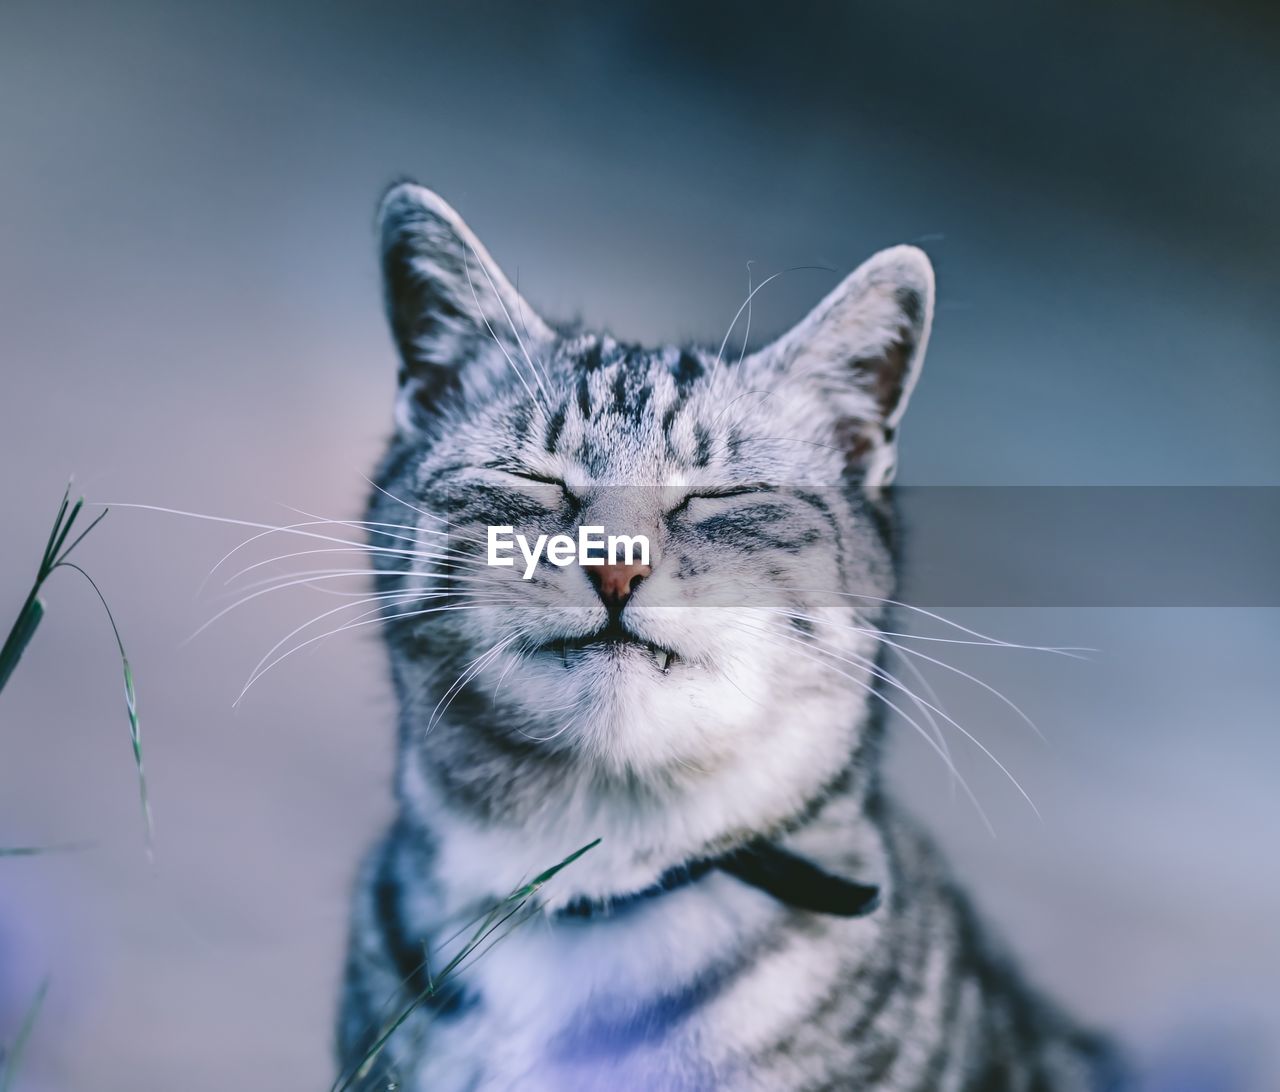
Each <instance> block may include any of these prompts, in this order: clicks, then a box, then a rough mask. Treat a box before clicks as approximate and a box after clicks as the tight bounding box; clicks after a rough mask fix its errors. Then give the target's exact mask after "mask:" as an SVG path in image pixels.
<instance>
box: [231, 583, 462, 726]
mask: <svg viewBox="0 0 1280 1092" xmlns="http://www.w3.org/2000/svg"><path fill="white" fill-rule="evenodd" d="M483 605H485V604H479V603H466V604H461V605H457V606H443V607H428V608H426V609H424V610H414V611H405V612H402V613H400V614H395V615H390V616H388V617H382V616H381V610H379V615H380V616H379V617H377V618H367V619H365V620H362V621H353V622H348V623H347V624H346V625H342V626H339V627H338V628H337V629H332V630H329V631H328V632H326V633H321V634H319V635H317V636H315V637H310V638H308V639H307V640H305V641H303V642H301V643H300V644H297V645H294V646H293V647H292V648H291V649H289V650H288V651H287V652H283V653H281V654H280V655H279V656H277V657H276V658H275V659H274V660H272V661H271V663H269V664H267V665H266V666H265V667H263V668H262V669H261V670H260V671H257V672H256V673H255V674H254V675H253V676H252V677H251V678H250V679H249V681H248V682H247V683H245V685H244V689H243V690H241V691H240V696H239V697H237V698H236V700H235V701H234V702H232V703H231V704H232V705H233V706H238V705H239V704H240V702H241V701H242V700H243V698H244V696H245V694H247V693H248V692H249V688H250V687H251V686H252V685H253V684H254V683H256V682H257V681H258V680H259V679H260V678H262V676H263V675H265V674H266V673H267V672H268V671H270V670H271V669H272V668H273V667H275V666H276V665H277V664H279V663H282V662H283V661H285V660H287V659H288V658H289V657H290V656H292V655H293V654H294V653H295V652H301V651H302V650H303V649H304V648H306V647H307V646H308V645H313V644H315V643H316V642H317V641H323V640H325V639H327V638H329V637H335V636H337V635H338V634H339V633H345V632H347V631H348V630H351V629H358V628H360V627H361V626H373V625H383V624H385V623H386V622H388V621H400V620H402V619H405V618H416V617H419V616H422V615H427V614H439V613H443V612H445V611H459V610H475V609H477V607H479V606H483Z"/></svg>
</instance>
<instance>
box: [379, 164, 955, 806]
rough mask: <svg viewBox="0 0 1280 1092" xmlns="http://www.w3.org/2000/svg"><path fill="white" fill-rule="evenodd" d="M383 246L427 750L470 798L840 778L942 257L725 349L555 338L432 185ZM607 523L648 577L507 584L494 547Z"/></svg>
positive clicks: (386, 530) (417, 694)
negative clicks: (493, 558)
mask: <svg viewBox="0 0 1280 1092" xmlns="http://www.w3.org/2000/svg"><path fill="white" fill-rule="evenodd" d="M379 226H380V234H381V243H382V259H383V272H384V277H385V290H386V301H387V311H388V314H389V317H390V322H391V328H392V332H393V335H394V337H395V341H396V344H397V346H398V348H399V352H400V361H401V364H400V385H399V395H398V398H397V402H396V410H395V420H396V433H395V436H394V438H393V439H392V442H391V447H390V451H389V453H388V455H387V457H386V459H385V460H384V462H383V465H382V468H381V471H380V476H379V479H378V483H377V485H378V488H377V491H376V492H375V493H374V494H373V498H372V503H371V506H370V519H371V520H372V521H374V522H375V524H376V525H377V531H376V532H375V534H374V535H373V540H374V544H375V545H376V546H378V547H380V548H381V549H382V550H383V551H384V552H382V553H380V554H379V555H378V558H379V567H380V570H381V576H380V590H381V591H383V592H385V593H387V594H388V596H389V598H388V599H387V600H386V613H387V616H388V619H389V622H388V626H387V632H388V635H389V639H390V643H391V647H392V652H393V660H394V670H395V675H396V681H397V685H398V689H399V693H400V696H401V700H402V704H403V706H404V708H403V731H404V733H405V737H406V739H408V740H412V741H414V743H415V745H416V744H420V745H421V747H422V748H423V750H424V752H425V753H431V752H433V751H434V754H433V759H432V760H433V761H434V762H436V763H437V765H438V766H440V767H441V768H443V770H444V776H446V777H447V778H448V779H450V783H451V784H453V785H454V786H455V787H458V786H461V787H463V790H465V791H468V792H470V793H471V794H472V795H474V796H479V795H480V794H483V793H485V792H488V793H499V794H500V793H501V792H503V791H514V787H515V786H517V785H518V784H519V782H520V779H521V777H522V776H524V775H525V774H530V773H531V771H534V770H536V769H538V768H540V767H541V768H545V769H548V770H558V771H560V774H561V775H570V774H574V773H578V774H580V773H583V772H584V771H585V772H588V773H589V775H590V776H592V777H596V778H601V777H604V778H610V779H620V780H622V781H624V782H625V781H629V782H631V783H644V782H646V781H652V782H654V783H659V782H671V781H678V780H680V779H693V780H696V779H697V778H699V777H703V776H715V774H716V772H717V771H723V770H726V769H728V768H735V769H755V770H758V771H760V774H759V776H760V777H762V778H767V777H770V776H780V777H783V776H786V773H787V771H789V770H795V771H796V772H797V775H798V776H797V778H796V780H797V781H799V782H805V781H809V780H812V779H813V778H816V777H820V776H821V777H826V776H829V775H830V773H831V772H832V770H833V769H835V768H839V765H840V763H841V762H842V761H844V760H845V759H846V758H847V756H848V755H849V754H850V753H851V752H852V750H854V749H856V746H857V743H858V733H859V731H860V730H861V729H860V725H861V724H862V722H863V721H864V720H865V717H864V716H863V715H862V714H863V712H864V710H865V707H866V699H867V688H868V687H869V686H871V685H872V684H874V683H875V681H876V679H875V671H876V668H875V666H874V658H875V654H876V642H875V637H874V634H873V632H872V630H873V629H874V623H875V620H876V619H877V618H878V617H879V615H880V613H881V608H882V606H883V600H884V599H885V598H886V597H888V596H890V595H892V588H893V564H892V551H891V548H890V544H889V542H888V529H887V523H886V520H885V518H884V507H883V504H882V496H881V489H882V487H883V486H885V485H886V484H887V483H888V482H889V481H890V479H891V477H892V474H893V469H894V458H895V434H896V431H897V428H898V424H899V421H900V419H901V417H902V414H903V411H904V409H905V406H906V402H907V398H908V396H909V394H910V392H911V389H912V387H913V386H914V384H915V381H916V378H917V376H918V374H919V370H920V366H921V362H922V360H923V357H924V350H925V343H926V340H927V337H928V332H929V326H930V320H931V316H932V311H933V293H934V289H933V273H932V269H931V267H930V264H929V261H928V259H927V258H926V257H925V255H924V254H923V253H922V252H921V251H919V250H917V249H915V248H912V247H905V246H903V247H896V248H894V249H891V250H886V251H883V252H881V253H879V254H877V255H876V256H875V257H873V258H871V259H870V260H869V261H867V262H866V263H865V264H864V265H862V266H861V267H860V268H858V269H857V270H856V271H854V272H853V273H852V274H850V275H849V276H848V277H847V278H846V279H845V280H844V281H842V282H841V283H840V284H839V285H838V286H837V287H836V288H835V289H834V290H833V291H832V292H831V293H830V294H829V295H828V296H827V297H826V298H825V299H823V300H822V301H821V302H820V303H819V304H818V305H817V307H815V308H814V310H813V311H812V312H811V313H810V314H809V316H808V317H807V318H805V319H804V320H803V321H802V322H800V323H799V324H798V325H796V326H795V327H794V328H793V329H791V330H790V331H789V332H787V333H785V334H783V335H782V336H781V337H780V338H778V339H777V340H775V341H773V342H772V343H771V344H769V345H767V346H765V347H764V348H762V349H759V350H757V351H754V352H751V353H748V354H746V355H745V356H741V357H740V356H739V354H738V353H735V352H733V351H732V350H726V351H725V353H724V355H723V357H722V356H721V355H720V354H719V353H717V351H716V347H712V348H710V349H702V348H696V347H676V346H660V347H657V348H652V349H650V348H644V347H641V346H638V345H632V344H625V343H620V342H617V341H615V340H613V339H612V338H610V337H608V336H605V335H597V334H594V333H586V332H580V331H577V330H574V331H563V330H559V329H557V328H556V327H554V326H552V325H550V324H549V323H547V322H546V321H544V320H543V319H542V318H540V317H539V316H538V314H537V313H536V312H535V311H534V309H533V308H532V307H531V306H530V305H529V304H528V303H526V302H525V301H524V300H523V299H521V297H520V296H519V295H518V293H517V292H516V290H515V289H514V288H513V287H512V285H511V283H510V282H509V281H508V279H507V278H506V277H505V276H504V275H503V273H502V271H501V270H500V269H498V267H497V266H496V265H495V263H494V262H493V260H492V259H491V258H490V256H489V255H488V253H487V252H486V251H485V249H484V248H483V247H482V246H481V244H480V243H479V241H478V240H477V239H476V238H475V237H474V236H473V235H472V233H471V232H470V231H469V230H468V228H467V227H466V225H465V224H464V223H463V222H462V220H461V219H460V218H459V216H458V215H457V213H456V212H454V210H453V209H452V208H450V207H449V206H448V205H447V204H446V203H445V202H444V201H442V200H441V199H440V198H439V197H437V196H436V195H435V194H434V193H432V192H430V191H428V190H425V189H423V188H421V187H419V186H415V185H412V184H402V185H398V186H396V187H395V188H394V189H392V190H391V191H390V192H389V193H388V194H387V196H386V198H385V199H384V201H383V203H382V207H381V211H380V219H379ZM581 525H597V526H602V527H603V528H604V529H605V531H606V532H607V533H609V534H615V533H616V534H627V535H637V534H639V535H644V536H646V538H647V539H648V542H649V546H650V557H649V564H648V565H640V564H638V563H635V564H632V565H631V566H626V565H625V564H623V563H622V562H620V563H619V564H618V565H617V566H609V565H605V566H598V567H581V566H579V565H577V564H570V565H568V566H566V567H558V566H556V565H553V564H549V563H547V562H546V561H545V560H544V561H543V562H542V563H540V564H539V565H538V566H537V567H536V569H535V570H534V571H533V573H532V577H531V578H530V579H527V580H526V579H524V569H525V564H524V561H523V560H522V558H521V557H520V555H519V553H518V552H517V553H516V556H515V562H516V563H515V564H514V565H512V566H509V567H495V566H491V565H490V564H488V558H487V540H488V534H489V528H490V527H493V526H509V527H513V528H514V530H515V531H516V532H521V533H524V534H525V535H527V537H528V540H529V541H530V542H533V541H534V540H536V538H537V536H538V535H539V534H544V533H545V534H555V533H558V532H566V531H567V532H569V533H570V534H574V533H576V528H577V527H579V526H581ZM810 774H811V775H812V776H810ZM460 791H462V790H460ZM797 791H803V790H799V789H798V790H797Z"/></svg>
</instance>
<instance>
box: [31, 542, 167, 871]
mask: <svg viewBox="0 0 1280 1092" xmlns="http://www.w3.org/2000/svg"><path fill="white" fill-rule="evenodd" d="M54 568H55V569H60V568H67V569H74V570H75V571H76V572H78V573H79V574H80V575H81V576H83V577H84V578H85V579H86V580H87V581H89V586H90V587H91V588H93V590H94V592H95V593H96V594H97V596H98V601H99V602H100V603H101V604H102V609H103V610H104V611H106V612H107V621H108V622H110V623H111V632H112V634H114V635H115V639H116V648H117V649H119V651H120V666H121V668H122V669H123V671H124V703H125V711H126V712H127V713H128V715H129V740H130V742H131V743H132V744H133V763H134V766H135V767H136V768H137V770H138V799H139V801H140V803H141V804H142V821H143V823H144V824H145V826H146V832H147V854H148V856H150V855H152V853H153V835H154V833H155V828H154V826H153V824H152V821H151V799H150V797H149V795H148V793H147V775H146V772H145V771H144V769H143V767H142V731H141V728H140V726H139V724H138V695H137V692H136V691H135V690H134V687H133V668H132V667H130V666H129V656H128V654H127V653H126V652H125V650H124V641H123V640H122V639H121V637H120V629H119V627H118V626H117V625H116V619H115V615H113V614H112V613H111V608H110V607H109V606H108V605H107V598H106V596H104V595H103V594H102V589H101V588H99V587H98V585H97V583H96V581H94V579H93V577H91V576H90V575H89V574H88V573H87V572H85V571H84V569H82V568H80V566H79V565H77V564H76V563H75V562H74V561H66V560H60V561H58V562H57V563H56V564H55V565H54Z"/></svg>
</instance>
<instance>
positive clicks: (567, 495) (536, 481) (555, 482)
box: [495, 466, 581, 511]
mask: <svg viewBox="0 0 1280 1092" xmlns="http://www.w3.org/2000/svg"><path fill="white" fill-rule="evenodd" d="M495 469H498V470H501V471H502V473H503V474H505V475H506V476H507V477H509V478H518V479H519V480H520V481H523V482H529V483H531V484H533V485H542V486H547V487H549V488H552V489H558V490H560V493H561V496H562V499H564V500H565V501H567V502H568V503H569V504H570V505H572V506H573V509H574V511H577V509H578V507H579V505H580V504H581V502H580V501H579V499H578V498H577V497H576V496H574V494H573V492H572V491H571V490H570V489H569V487H568V486H567V485H565V483H564V482H562V481H561V480H560V479H559V478H553V477H551V476H550V475H547V474H539V473H537V472H536V471H532V470H525V469H523V468H521V469H520V470H512V469H511V468H510V467H505V466H504V467H497V468H495Z"/></svg>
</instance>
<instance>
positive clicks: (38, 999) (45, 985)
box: [0, 978, 49, 1092]
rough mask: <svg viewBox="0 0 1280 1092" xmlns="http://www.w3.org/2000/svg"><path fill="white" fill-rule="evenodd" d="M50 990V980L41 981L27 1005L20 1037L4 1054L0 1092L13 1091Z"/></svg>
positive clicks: (19, 1032)
mask: <svg viewBox="0 0 1280 1092" xmlns="http://www.w3.org/2000/svg"><path fill="white" fill-rule="evenodd" d="M48 990H49V980H48V979H47V978H46V979H45V980H44V981H43V982H42V983H40V988H39V989H38V990H36V995H35V997H34V998H33V999H32V1001H31V1004H30V1005H29V1006H27V1014H26V1016H24V1017H23V1018H22V1027H20V1028H19V1029H18V1037H17V1038H16V1039H14V1041H13V1046H12V1047H11V1048H10V1049H9V1050H7V1051H6V1052H5V1054H4V1058H3V1064H4V1068H3V1069H2V1070H0V1092H11V1090H12V1089H13V1088H15V1087H16V1086H15V1084H14V1082H15V1081H16V1080H17V1078H18V1067H19V1066H20V1065H21V1064H22V1053H23V1051H24V1050H26V1047H27V1040H28V1039H30V1038H31V1029H32V1028H34V1027H35V1026H36V1018H37V1017H38V1016H39V1015H40V1006H41V1005H43V1004H44V995H45V994H46V993H47V992H48Z"/></svg>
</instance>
